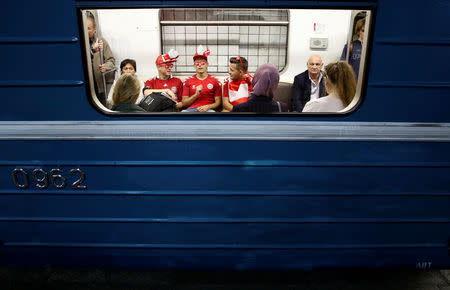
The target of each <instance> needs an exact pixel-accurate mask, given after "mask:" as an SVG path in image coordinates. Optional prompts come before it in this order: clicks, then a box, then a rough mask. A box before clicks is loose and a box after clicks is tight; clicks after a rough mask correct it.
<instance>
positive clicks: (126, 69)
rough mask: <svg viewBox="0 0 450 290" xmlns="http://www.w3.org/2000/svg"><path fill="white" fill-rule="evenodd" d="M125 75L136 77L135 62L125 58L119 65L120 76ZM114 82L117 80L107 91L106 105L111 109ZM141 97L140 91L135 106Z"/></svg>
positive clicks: (142, 95)
mask: <svg viewBox="0 0 450 290" xmlns="http://www.w3.org/2000/svg"><path fill="white" fill-rule="evenodd" d="M126 73H129V74H132V75H134V76H136V77H138V76H137V75H136V61H135V60H134V59H129V58H127V59H124V60H122V62H121V63H120V75H122V74H126ZM119 77H120V76H119ZM116 82H117V79H116V80H114V83H113V84H112V86H111V90H110V91H109V94H108V98H107V100H106V101H107V104H108V108H111V107H112V96H113V92H114V88H115V86H116ZM143 87H144V83H142V84H141V88H143ZM143 97H144V93H143V92H142V90H141V92H140V93H139V97H138V99H137V100H136V104H139V102H140V101H141V100H142V98H143Z"/></svg>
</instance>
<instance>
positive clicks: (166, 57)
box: [155, 49, 178, 65]
mask: <svg viewBox="0 0 450 290" xmlns="http://www.w3.org/2000/svg"><path fill="white" fill-rule="evenodd" d="M177 58H178V52H177V51H176V50H173V49H171V50H169V52H168V53H167V54H161V55H160V56H158V57H157V58H156V61H155V63H156V65H161V64H164V63H171V62H176V61H177Z"/></svg>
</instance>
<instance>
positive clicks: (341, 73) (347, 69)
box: [303, 60, 356, 112]
mask: <svg viewBox="0 0 450 290" xmlns="http://www.w3.org/2000/svg"><path fill="white" fill-rule="evenodd" d="M323 75H324V78H325V88H326V90H327V93H328V96H326V97H323V98H320V99H314V100H311V101H309V102H308V103H306V105H305V107H304V108H303V112H338V111H340V110H343V109H345V108H346V107H347V106H348V105H349V104H350V103H351V101H352V100H353V97H354V96H355V92H356V79H355V74H354V72H353V68H352V67H351V66H350V65H349V64H348V63H347V62H346V61H342V60H341V61H338V62H333V63H330V64H328V65H327V66H326V67H325V71H324V72H323Z"/></svg>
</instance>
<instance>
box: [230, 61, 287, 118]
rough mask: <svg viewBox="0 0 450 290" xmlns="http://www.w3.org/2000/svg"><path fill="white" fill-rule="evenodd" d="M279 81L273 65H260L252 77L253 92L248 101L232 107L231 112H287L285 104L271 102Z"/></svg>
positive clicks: (276, 70) (278, 75)
mask: <svg viewBox="0 0 450 290" xmlns="http://www.w3.org/2000/svg"><path fill="white" fill-rule="evenodd" d="M279 80H280V74H279V73H278V69H277V68H276V67H275V66H274V65H272V64H263V65H261V66H260V67H259V68H258V69H257V70H256V72H255V75H254V76H253V80H252V86H253V92H252V93H251V94H250V97H249V99H248V101H247V102H245V103H240V104H237V105H236V106H234V107H233V111H232V112H256V113H272V112H287V111H288V108H287V105H286V104H285V103H282V102H275V101H274V100H273V96H274V92H275V90H276V89H277V87H278V82H279Z"/></svg>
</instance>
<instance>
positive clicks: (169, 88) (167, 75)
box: [143, 49, 183, 110]
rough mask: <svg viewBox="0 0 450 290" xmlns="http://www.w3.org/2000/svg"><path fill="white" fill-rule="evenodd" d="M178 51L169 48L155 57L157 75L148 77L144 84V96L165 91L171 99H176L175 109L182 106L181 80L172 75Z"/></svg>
mask: <svg viewBox="0 0 450 290" xmlns="http://www.w3.org/2000/svg"><path fill="white" fill-rule="evenodd" d="M177 58H178V53H177V52H176V51H174V50H172V49H171V50H170V51H169V53H167V54H162V55H160V56H158V58H156V61H155V63H156V68H157V69H158V76H156V77H154V78H152V79H149V80H147V81H146V82H145V85H144V89H143V91H144V96H145V97H146V96H148V95H150V94H151V93H153V92H164V93H167V94H168V95H169V96H170V97H172V99H174V100H175V101H177V105H176V106H177V109H178V110H180V109H181V108H182V107H183V102H182V93H183V82H182V81H181V80H180V79H179V78H175V77H172V68H173V63H174V62H176V61H177Z"/></svg>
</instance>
